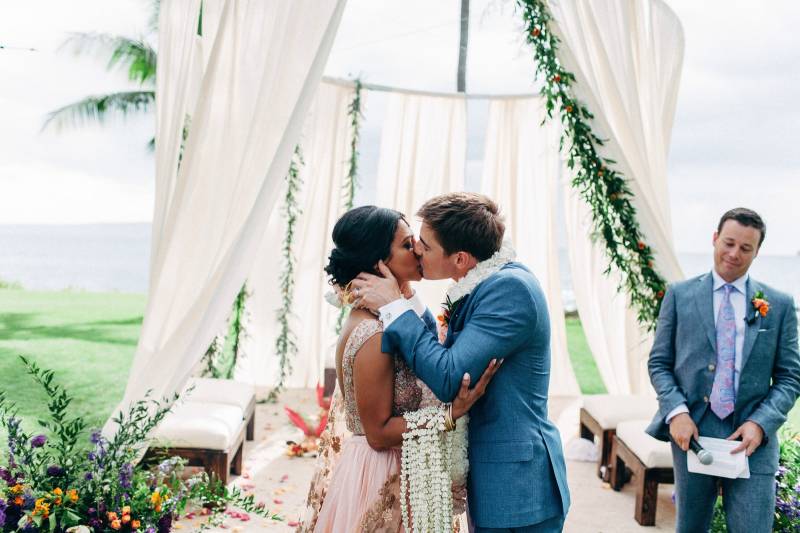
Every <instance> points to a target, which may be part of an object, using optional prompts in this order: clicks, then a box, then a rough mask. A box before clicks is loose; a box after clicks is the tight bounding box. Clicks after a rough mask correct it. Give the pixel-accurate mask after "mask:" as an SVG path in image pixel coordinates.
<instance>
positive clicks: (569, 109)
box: [567, 105, 572, 113]
mask: <svg viewBox="0 0 800 533" xmlns="http://www.w3.org/2000/svg"><path fill="white" fill-rule="evenodd" d="M567 113H572V106H571V105H568V106H567Z"/></svg>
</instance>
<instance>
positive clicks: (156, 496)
mask: <svg viewBox="0 0 800 533" xmlns="http://www.w3.org/2000/svg"><path fill="white" fill-rule="evenodd" d="M150 501H151V502H152V503H153V505H158V504H159V503H161V494H159V493H158V491H155V492H154V493H153V494H152V495H151V496H150Z"/></svg>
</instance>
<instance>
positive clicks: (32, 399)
mask: <svg viewBox="0 0 800 533" xmlns="http://www.w3.org/2000/svg"><path fill="white" fill-rule="evenodd" d="M144 304H145V297H144V295H139V294H133V295H131V294H102V293H91V292H72V291H63V292H33V291H25V290H13V289H11V290H0V390H3V391H5V392H6V395H7V397H8V398H9V399H10V400H12V401H14V402H15V403H16V404H17V406H18V407H19V412H20V414H21V415H23V419H24V420H26V422H27V424H26V426H27V427H28V428H29V429H32V426H31V425H30V422H31V421H34V420H36V419H38V418H41V415H42V414H43V413H42V411H41V409H42V408H44V407H45V406H46V404H45V401H46V398H45V395H44V392H43V391H42V390H41V388H40V387H39V386H38V385H36V384H35V383H34V382H33V381H32V380H30V379H29V377H28V376H27V374H26V373H25V368H24V366H23V365H22V362H21V361H20V360H19V357H18V356H19V355H20V354H21V355H25V356H26V357H28V358H30V359H32V360H34V361H36V362H37V363H38V364H39V365H40V366H43V367H45V368H50V369H52V370H54V371H55V372H56V379H57V380H58V382H59V383H61V384H63V385H64V386H66V387H67V389H68V391H69V392H71V394H72V395H73V396H74V398H75V401H74V402H73V405H72V408H73V413H74V414H76V415H81V416H84V417H85V419H86V421H87V422H88V423H89V424H90V425H91V426H93V427H98V426H100V425H102V424H103V423H104V422H105V420H106V418H107V417H108V416H109V414H110V413H111V411H112V409H113V408H114V406H115V405H116V403H117V402H118V401H119V400H120V399H121V398H122V394H123V392H124V389H125V383H126V382H127V379H128V370H129V368H130V363H131V359H132V357H133V353H134V351H135V349H136V340H137V338H138V335H139V329H140V327H141V323H142V313H143V311H144Z"/></svg>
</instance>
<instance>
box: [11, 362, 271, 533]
mask: <svg viewBox="0 0 800 533" xmlns="http://www.w3.org/2000/svg"><path fill="white" fill-rule="evenodd" d="M21 359H22V362H23V363H24V364H25V366H26V367H27V370H28V374H29V375H30V376H31V377H32V378H33V380H34V381H35V382H37V383H38V384H39V385H40V386H41V387H43V388H44V390H45V392H46V393H47V396H48V397H49V403H48V405H47V411H48V417H47V420H41V421H39V423H40V425H41V426H42V427H43V428H44V429H45V430H46V431H47V432H48V433H49V436H48V435H46V434H45V433H42V434H36V435H32V434H29V433H27V432H26V431H25V430H24V429H23V427H22V424H21V420H20V419H19V418H18V417H17V416H16V408H15V406H14V405H13V403H11V402H9V401H8V400H7V398H6V397H5V395H4V394H3V392H2V391H0V426H2V427H3V428H4V429H5V431H6V433H7V434H8V443H7V444H8V446H7V452H6V453H5V454H4V457H3V461H2V462H0V531H2V532H11V531H25V532H30V533H37V532H44V531H48V532H58V533H61V532H65V533H99V532H104V533H114V532H124V533H129V532H141V533H167V532H168V531H171V529H172V527H173V519H174V518H175V517H177V516H179V515H180V514H181V513H182V512H183V511H185V509H186V508H187V506H189V505H198V506H206V507H207V508H209V509H210V511H209V520H208V522H207V523H206V524H204V526H203V527H208V526H209V525H216V524H219V523H221V522H222V519H223V518H224V514H223V513H224V512H225V509H226V507H227V506H228V505H232V506H235V507H238V508H240V509H243V510H245V511H247V512H252V513H256V514H259V515H261V516H264V517H266V518H271V519H274V520H279V519H280V517H278V516H276V515H272V514H270V513H269V511H267V510H266V509H264V508H263V507H260V506H258V505H256V504H255V503H254V501H253V496H244V495H243V494H242V493H241V492H240V491H239V490H238V489H236V488H228V487H226V486H225V485H223V484H222V483H221V482H220V481H219V480H217V479H211V478H209V477H208V476H207V475H206V474H205V473H204V472H203V473H200V474H196V475H194V476H191V477H188V478H187V476H186V475H185V473H184V462H183V460H182V459H180V458H177V457H173V458H164V460H163V461H161V462H160V463H159V464H158V465H157V467H156V465H147V464H142V463H137V458H138V457H139V456H140V451H141V449H142V448H143V447H144V446H146V443H147V438H148V435H149V434H150V433H151V431H152V430H153V429H154V428H155V427H156V426H157V425H158V423H159V422H161V420H163V418H164V417H165V416H166V415H167V413H168V412H169V411H170V409H171V407H172V404H173V403H174V402H175V401H176V400H177V399H178V396H177V395H175V396H174V397H173V398H172V399H171V400H163V401H155V400H152V399H150V398H149V397H148V398H146V399H145V400H142V401H138V402H135V403H134V404H132V405H131V407H130V408H129V410H128V411H127V412H121V413H120V414H119V415H118V416H117V417H116V418H115V419H114V422H116V424H117V427H118V428H119V429H118V431H117V433H116V434H115V435H114V436H113V437H111V438H106V437H104V436H103V435H102V434H101V433H100V432H99V431H93V432H91V433H90V434H89V435H88V439H87V438H86V434H85V433H86V429H87V428H86V423H85V422H84V420H83V419H82V418H80V417H70V416H69V414H68V408H69V405H70V403H71V401H72V398H71V397H70V396H69V395H68V394H67V392H66V390H65V389H64V388H63V387H61V386H60V385H58V384H56V383H55V382H54V373H53V371H51V370H43V369H41V368H39V367H38V366H37V365H36V364H35V363H34V362H32V361H29V360H27V359H26V358H24V357H21Z"/></svg>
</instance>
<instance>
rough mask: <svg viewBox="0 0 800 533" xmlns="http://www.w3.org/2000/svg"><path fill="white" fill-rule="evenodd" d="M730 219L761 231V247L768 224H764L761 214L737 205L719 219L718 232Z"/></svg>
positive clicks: (759, 242) (759, 244)
mask: <svg viewBox="0 0 800 533" xmlns="http://www.w3.org/2000/svg"><path fill="white" fill-rule="evenodd" d="M728 220H735V221H736V222H738V223H739V224H741V225H742V226H747V227H750V228H755V229H757V230H758V231H760V232H761V239H759V241H758V246H759V248H760V247H761V243H762V242H764V237H766V236H767V225H766V224H764V221H763V220H762V219H761V216H760V215H759V214H758V213H756V212H755V211H753V210H752V209H747V208H746V207H737V208H734V209H731V210H730V211H727V212H726V213H725V214H724V215H722V218H721V219H719V225H718V226H717V233H721V232H722V226H724V225H725V222H726V221H728Z"/></svg>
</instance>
